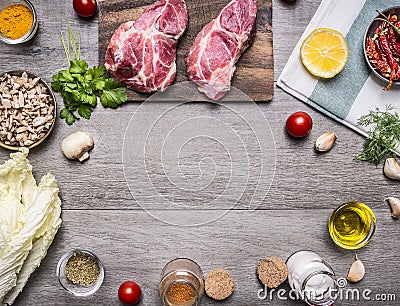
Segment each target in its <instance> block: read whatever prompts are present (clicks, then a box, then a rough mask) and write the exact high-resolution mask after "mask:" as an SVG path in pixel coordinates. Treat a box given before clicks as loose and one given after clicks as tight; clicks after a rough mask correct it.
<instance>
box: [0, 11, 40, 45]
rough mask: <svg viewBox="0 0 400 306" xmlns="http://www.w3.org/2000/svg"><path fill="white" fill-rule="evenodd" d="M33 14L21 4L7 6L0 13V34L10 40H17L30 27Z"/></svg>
mask: <svg viewBox="0 0 400 306" xmlns="http://www.w3.org/2000/svg"><path fill="white" fill-rule="evenodd" d="M32 23H33V14H32V12H31V10H30V9H29V8H28V7H26V6H25V5H23V4H13V5H10V6H7V7H6V8H5V9H4V10H2V11H1V13H0V32H1V33H2V34H3V35H4V36H7V37H8V38H10V39H18V38H21V37H22V36H24V35H25V34H26V33H28V31H29V29H30V28H31V27H32Z"/></svg>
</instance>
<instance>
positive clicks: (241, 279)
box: [0, 0, 400, 306]
mask: <svg viewBox="0 0 400 306" xmlns="http://www.w3.org/2000/svg"><path fill="white" fill-rule="evenodd" d="M109 2H110V3H111V1H109ZM150 2H152V1H147V2H143V3H144V4H146V5H147V4H150ZM319 3H320V0H305V1H303V0H301V1H300V0H298V1H297V3H296V4H292V5H290V4H287V3H286V2H285V1H281V0H274V1H273V6H274V11H273V26H274V51H275V52H274V53H275V54H274V57H275V59H274V61H275V65H274V70H275V79H276V78H277V77H278V76H279V73H280V72H281V70H282V69H283V67H284V65H285V63H286V61H287V59H288V58H289V55H290V53H291V51H292V49H293V47H294V46H295V44H296V43H297V41H298V39H299V38H300V36H301V34H302V32H303V31H304V29H305V27H306V25H307V24H308V22H309V20H310V19H311V17H312V15H313V14H314V12H315V11H316V9H317V7H318V5H319ZM34 5H35V7H36V9H37V11H38V13H39V32H38V34H37V36H36V37H35V38H34V40H33V41H31V42H30V43H28V44H23V45H19V46H9V45H4V44H1V45H0V52H1V54H2V61H0V70H1V71H6V70H11V69H28V70H31V71H33V72H36V73H37V74H39V75H40V76H42V77H44V78H45V80H47V81H50V80H51V75H52V74H54V73H55V72H56V71H58V70H59V69H64V68H65V67H66V61H65V58H64V54H63V50H62V46H61V43H60V41H59V35H58V32H59V30H60V29H65V19H66V18H67V19H68V20H69V23H70V25H71V27H72V28H73V29H74V30H76V31H78V30H79V31H80V32H81V34H82V58H84V59H87V60H88V61H89V62H90V64H96V63H97V61H98V45H97V41H98V28H97V24H98V19H97V18H95V19H89V20H87V19H82V18H78V17H77V16H76V14H75V13H74V11H73V9H72V1H67V2H53V1H43V0H40V1H39V0H37V1H35V3H34ZM129 5H130V3H129V2H128V1H127V2H126V6H127V9H128V8H129ZM99 51H100V50H99ZM58 99H59V101H58V102H59V107H61V106H62V101H61V98H60V97H59V96H58ZM139 106H140V104H139V103H128V104H126V105H124V106H123V107H121V108H119V109H117V110H110V109H104V108H102V107H101V106H99V107H97V109H96V110H95V112H94V113H93V118H92V119H91V120H89V121H87V120H80V121H79V122H78V123H77V124H75V125H74V126H72V127H69V126H67V125H66V124H65V123H64V122H63V121H61V120H60V119H57V122H56V127H55V130H54V131H53V133H52V134H51V136H50V137H49V139H47V140H46V141H45V142H44V143H43V144H42V145H41V146H39V147H38V148H35V149H34V150H32V151H31V153H30V155H29V159H30V161H31V163H32V165H33V172H34V175H35V177H36V178H37V179H38V178H39V177H40V176H42V175H44V174H45V173H47V172H48V171H51V172H52V173H53V174H54V175H55V176H56V178H57V179H58V183H59V186H60V192H61V197H62V205H63V215H62V218H63V226H62V228H61V230H60V232H59V233H58V235H57V236H56V239H55V241H54V243H53V245H52V246H51V248H50V249H49V251H48V255H47V256H46V258H45V259H44V260H43V261H42V263H41V266H40V267H39V268H38V270H37V271H36V272H35V273H34V274H33V275H32V277H31V279H30V280H29V282H28V284H27V286H26V287H25V289H24V291H23V292H22V294H21V295H20V296H19V297H18V299H17V301H16V302H15V305H17V306H28V305H29V306H31V305H43V306H47V305H49V306H52V305H57V306H58V305H79V306H81V305H91V306H92V305H96V306H97V305H99V306H114V305H115V306H120V305H121V304H120V303H119V302H118V300H117V293H116V292H117V289H118V286H119V284H120V283H121V282H122V281H124V280H126V279H133V280H136V281H138V282H139V283H140V284H141V285H142V287H143V289H144V291H145V299H144V301H143V303H142V304H140V305H145V306H147V305H148V306H154V305H160V302H159V299H158V297H157V293H156V290H157V285H158V281H159V277H160V273H161V269H162V267H163V266H164V265H165V263H166V262H167V261H169V260H171V259H173V258H175V257H176V256H187V257H191V258H193V259H194V260H196V261H197V262H198V263H199V264H200V265H201V267H202V268H203V270H204V272H205V273H207V272H208V271H209V270H210V269H212V268H214V267H217V266H221V267H224V268H227V269H229V270H230V271H231V272H232V274H233V276H234V278H235V281H236V284H237V287H236V290H235V293H234V295H233V296H232V298H231V299H229V300H227V301H225V302H223V303H216V302H213V301H211V300H210V299H208V298H205V299H204V303H203V304H204V305H210V306H211V305H218V304H223V305H231V306H243V305H278V306H280V305H304V304H303V303H300V302H293V301H279V300H277V299H276V298H275V299H274V300H272V301H269V300H264V301H260V300H258V299H257V296H256V293H257V292H256V290H259V289H260V288H261V287H260V284H259V282H258V281H257V278H256V276H255V269H256V264H257V261H258V260H259V259H260V258H263V257H266V256H271V255H277V256H280V257H282V258H284V259H286V258H287V257H288V256H289V255H290V254H291V253H292V252H294V251H297V250H300V249H304V248H307V249H311V250H314V251H317V252H319V253H320V254H321V255H322V256H323V257H324V259H326V260H327V261H328V262H329V263H330V264H331V265H332V266H333V268H334V270H335V271H336V272H337V274H338V276H345V275H346V273H347V270H348V268H349V266H350V264H351V261H352V259H353V255H354V252H350V251H345V250H341V249H339V248H337V247H336V246H335V245H333V243H332V242H331V241H330V238H329V236H328V232H327V227H326V225H327V218H328V216H329V214H330V213H331V212H332V210H333V209H334V208H336V207H337V206H338V205H340V204H341V203H344V202H346V201H350V200H355V199H358V200H361V201H364V202H365V203H367V204H368V205H370V206H371V207H372V208H373V209H374V211H375V213H376V214H377V219H378V227H377V232H376V234H375V236H374V238H373V240H372V242H371V244H369V245H368V246H366V247H365V248H363V249H361V250H359V251H358V252H357V253H358V255H359V257H360V258H361V259H362V260H363V261H364V263H365V265H366V269H367V274H366V277H365V279H364V280H363V281H362V282H361V283H359V284H357V285H351V286H350V288H359V289H361V290H364V289H370V290H372V292H373V295H374V294H376V293H395V294H397V300H398V299H399V298H400V297H399V296H398V289H397V287H398V274H399V268H398V267H397V266H396V264H395V259H396V258H398V257H399V255H400V254H399V253H400V252H399V248H398V237H399V229H400V227H399V226H398V225H399V224H398V221H396V220H392V219H391V218H390V212H389V207H388V206H386V205H385V204H384V203H383V199H384V198H385V197H386V196H400V194H399V184H398V182H394V181H391V180H388V179H386V178H385V177H384V176H383V174H382V168H381V165H380V166H378V167H375V166H373V165H370V164H367V163H357V162H355V161H353V159H352V158H353V156H354V155H355V154H356V153H357V152H358V151H359V150H360V149H361V145H362V142H363V138H362V137H361V136H360V135H358V134H355V133H354V132H353V131H351V130H350V129H348V128H346V127H344V126H342V125H339V124H338V123H336V122H334V121H333V120H331V119H329V118H327V117H325V116H324V115H322V114H320V113H319V112H317V111H315V110H313V109H312V108H310V107H309V106H307V105H305V104H303V103H301V102H299V101H298V100H296V99H294V98H293V97H291V96H289V95H287V94H286V93H284V92H282V91H281V90H280V89H276V90H275V94H274V98H273V101H272V102H271V103H260V104H258V106H259V107H260V109H261V111H262V113H263V114H264V115H265V117H266V118H267V119H268V121H269V124H270V126H271V130H272V134H273V136H274V139H275V146H276V171H275V177H274V181H273V183H272V186H271V189H270V191H269V193H268V196H267V197H266V198H265V200H264V201H263V202H262V203H261V205H260V206H259V207H258V210H257V211H255V212H250V211H248V210H246V209H245V208H246V206H245V204H246V203H239V205H238V206H236V207H235V208H234V209H232V210H231V211H230V212H229V213H228V214H226V215H225V216H224V217H222V218H221V219H219V220H217V221H216V222H213V223H209V224H207V225H203V226H199V227H189V228H184V227H174V226H170V225H166V224H164V223H162V222H160V221H157V220H156V219H154V218H152V217H150V216H149V215H148V214H147V213H146V212H144V211H143V210H142V209H141V207H140V206H139V205H138V203H137V202H136V201H135V200H134V199H133V197H132V195H131V194H130V192H129V189H128V186H127V183H126V181H125V177H124V171H123V164H122V148H123V145H122V142H123V139H124V134H125V130H126V127H127V125H128V123H129V120H130V118H131V117H132V115H133V114H134V113H135V111H136V110H137V109H138V107H139ZM190 106H191V107H187V106H186V107H183V108H182V111H181V114H180V115H179V116H177V118H176V119H175V120H176V121H177V122H179V121H183V120H184V119H187V118H194V117H196V116H214V117H215V118H220V119H224V120H225V121H226V122H228V123H230V124H233V125H234V126H235V127H236V128H237V129H242V127H243V128H244V127H245V124H244V122H243V121H242V120H239V117H236V116H233V115H232V114H231V113H230V112H228V111H227V109H226V108H216V107H213V105H211V104H202V103H193V104H190ZM299 110H303V111H307V112H308V113H309V114H310V115H311V116H312V118H313V121H314V127H313V130H312V132H311V134H310V136H309V137H307V138H306V139H302V140H294V139H292V138H290V137H288V136H287V134H286V132H285V130H284V122H285V120H286V118H287V117H288V116H289V115H290V114H291V113H292V112H295V111H299ZM149 116H150V113H149ZM161 123H162V126H164V127H165V128H167V127H168V126H169V123H168V122H167V121H164V122H161ZM162 126H161V127H162ZM77 130H86V131H89V132H90V133H91V134H92V135H93V136H94V138H95V148H94V149H93V151H92V153H91V158H90V159H89V160H88V161H87V162H85V163H83V164H80V163H78V162H73V161H68V160H66V159H65V158H64V157H63V155H62V153H61V151H60V145H61V141H62V139H63V138H64V137H65V136H67V135H69V134H70V133H73V132H75V131H77ZM331 130H332V131H335V132H336V133H337V135H338V140H337V143H336V145H335V147H334V148H333V149H332V150H331V151H330V152H328V153H326V154H317V153H316V152H314V150H313V145H314V141H315V139H316V138H317V137H318V136H319V135H320V134H322V133H324V132H326V131H331ZM155 147H156V144H151V143H150V148H155ZM248 152H249V157H250V158H251V160H253V159H255V158H256V157H257V150H256V149H255V148H252V147H250V148H249V151H248ZM9 153H10V152H9V151H6V150H4V149H0V161H1V163H2V162H4V161H5V160H6V159H8V157H9ZM188 153H193V154H199V155H201V156H207V155H209V154H210V153H211V154H212V155H213V156H214V157H215V160H216V161H217V160H219V159H218V158H220V156H219V155H218V154H217V153H218V151H217V150H214V147H213V146H212V144H211V143H210V142H207V143H206V144H205V145H204V147H203V148H202V149H199V150H197V151H196V150H195V147H193V148H192V150H191V151H188ZM181 162H182V165H183V166H185V167H187V168H186V169H189V170H190V169H191V170H192V172H189V173H188V174H192V175H195V174H197V173H198V172H197V171H198V168H197V167H195V166H197V161H196V160H193V159H191V158H190V154H188V155H187V156H185V157H184V158H183V159H182V160H181ZM151 173H152V174H153V172H151ZM153 177H154V178H155V179H154V183H155V184H159V183H161V182H163V178H162V176H157V177H155V176H153ZM236 179H239V178H236ZM254 184H255V181H254V178H253V177H250V181H249V187H250V188H254ZM222 187H223V185H220V186H219V188H222ZM167 190H169V189H167ZM171 190H172V189H171ZM221 191H222V190H221V189H215V190H208V193H206V194H204V195H203V197H204V200H207V199H210V198H212V197H213V196H214V195H215V194H219V193H221ZM181 198H184V197H183V196H181ZM186 200H188V201H190V202H192V201H193V202H194V201H195V200H196V197H190V198H186ZM157 208H160V207H159V206H158V203H154V207H153V209H154V210H155V209H157ZM210 209H213V207H210ZM219 209H220V210H223V209H224V207H223V208H222V209H221V208H219ZM225 209H226V207H225ZM204 211H206V210H197V211H195V212H191V215H189V216H188V219H189V220H192V219H193V218H196V216H198V215H199V214H202V213H203V212H204ZM150 212H151V211H150ZM164 213H165V214H171V213H175V212H170V211H169V212H168V211H164ZM73 247H86V248H89V249H92V250H93V251H94V252H95V253H96V254H97V255H99V256H100V258H101V259H102V260H103V262H104V264H105V268H106V278H105V281H104V284H103V286H102V287H101V289H100V290H99V291H98V293H97V294H95V295H94V296H92V297H90V298H87V299H76V298H74V297H72V296H70V295H68V294H67V293H65V292H64V291H63V289H62V288H61V287H60V286H59V285H58V283H57V280H56V276H55V268H56V265H57V261H58V259H59V258H60V257H61V255H62V254H63V253H64V252H66V251H67V250H69V249H71V248H73ZM282 288H283V289H288V287H287V285H284V286H283V287H282ZM335 305H339V306H341V305H351V306H354V305H357V306H358V305H360V306H365V305H366V306H369V305H384V306H392V305H393V306H395V305H399V302H398V301H395V302H377V301H375V302H372V301H365V300H360V301H339V302H338V303H335Z"/></svg>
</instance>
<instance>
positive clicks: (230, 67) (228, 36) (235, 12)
mask: <svg viewBox="0 0 400 306" xmlns="http://www.w3.org/2000/svg"><path fill="white" fill-rule="evenodd" d="M256 15H257V1H256V0H233V1H231V2H230V3H229V4H228V5H227V6H225V7H224V8H223V9H222V11H221V12H220V13H219V15H218V16H217V17H216V18H215V19H213V20H212V21H211V22H210V23H209V24H207V25H206V26H205V27H204V28H203V30H201V32H200V33H199V34H198V35H197V37H196V39H195V41H194V44H193V46H192V47H191V48H190V50H189V53H188V55H187V57H186V64H187V74H188V77H189V78H190V79H191V80H192V81H194V82H195V83H196V84H197V85H199V91H201V92H204V93H205V94H206V95H207V97H209V98H210V99H213V100H218V99H221V98H222V97H223V96H224V95H225V94H226V92H227V91H229V89H230V84H231V79H232V76H233V73H234V72H235V69H236V66H235V64H236V62H237V61H238V59H239V58H240V56H241V55H242V53H243V52H244V51H245V50H246V49H247V47H248V46H249V45H250V44H251V43H252V42H253V39H254V36H255V28H256V27H255V21H256Z"/></svg>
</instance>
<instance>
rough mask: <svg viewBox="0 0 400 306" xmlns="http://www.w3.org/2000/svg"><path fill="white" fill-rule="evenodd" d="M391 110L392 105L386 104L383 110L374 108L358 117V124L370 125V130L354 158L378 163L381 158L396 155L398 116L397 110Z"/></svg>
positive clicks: (398, 138)
mask: <svg viewBox="0 0 400 306" xmlns="http://www.w3.org/2000/svg"><path fill="white" fill-rule="evenodd" d="M391 110H394V107H393V106H391V105H387V106H386V109H385V111H381V110H379V108H376V109H375V110H374V111H370V112H369V113H368V114H366V115H363V116H361V117H360V118H359V119H358V121H357V124H358V125H360V126H365V127H367V126H370V130H369V131H368V137H367V138H366V139H365V142H364V144H363V150H362V152H360V153H359V154H358V155H357V156H356V157H355V158H354V159H355V160H358V161H368V162H370V163H373V164H375V165H378V164H379V163H380V161H381V160H382V159H384V158H386V157H388V156H393V157H394V156H395V155H396V153H395V152H396V148H397V146H398V145H399V143H400V118H399V115H398V113H397V112H390V111H391Z"/></svg>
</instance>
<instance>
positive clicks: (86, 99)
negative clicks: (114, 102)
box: [81, 93, 97, 107]
mask: <svg viewBox="0 0 400 306" xmlns="http://www.w3.org/2000/svg"><path fill="white" fill-rule="evenodd" d="M81 100H82V102H83V103H87V104H90V105H91V106H93V107H94V106H96V105H97V96H96V95H89V94H87V93H84V94H82V95H81Z"/></svg>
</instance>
